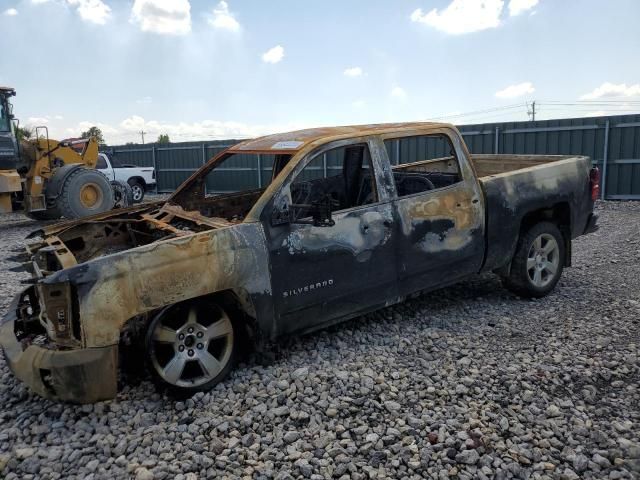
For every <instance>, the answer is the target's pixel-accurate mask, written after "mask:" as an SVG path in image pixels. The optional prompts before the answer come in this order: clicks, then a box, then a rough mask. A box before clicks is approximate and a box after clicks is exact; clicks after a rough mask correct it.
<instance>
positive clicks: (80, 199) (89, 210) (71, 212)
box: [56, 168, 114, 219]
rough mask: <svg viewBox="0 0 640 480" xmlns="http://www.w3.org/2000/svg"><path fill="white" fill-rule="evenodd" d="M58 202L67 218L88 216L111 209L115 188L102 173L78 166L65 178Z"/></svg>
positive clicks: (60, 209)
mask: <svg viewBox="0 0 640 480" xmlns="http://www.w3.org/2000/svg"><path fill="white" fill-rule="evenodd" d="M56 203H57V209H58V210H59V211H60V212H61V213H62V215H64V217H65V218H67V219H73V218H80V217H86V216H87V215H94V214H96V213H103V212H106V211H108V210H111V209H112V208H113V205H114V200H113V190H112V189H111V184H110V183H109V180H107V177H105V176H104V175H103V174H102V173H100V172H98V171H96V170H89V169H87V168H78V169H77V170H74V171H73V172H72V173H71V174H69V176H68V177H67V178H66V179H65V181H64V184H63V186H62V190H61V192H60V195H59V196H58V199H57V202H56Z"/></svg>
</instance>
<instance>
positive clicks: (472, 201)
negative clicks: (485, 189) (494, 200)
mask: <svg viewBox="0 0 640 480" xmlns="http://www.w3.org/2000/svg"><path fill="white" fill-rule="evenodd" d="M479 201H480V200H478V199H477V198H474V199H473V200H471V203H478V202H479Z"/></svg>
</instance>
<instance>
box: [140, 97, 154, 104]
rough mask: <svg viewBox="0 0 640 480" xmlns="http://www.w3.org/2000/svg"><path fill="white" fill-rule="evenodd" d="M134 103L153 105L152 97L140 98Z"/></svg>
mask: <svg viewBox="0 0 640 480" xmlns="http://www.w3.org/2000/svg"><path fill="white" fill-rule="evenodd" d="M136 103H137V104H138V105H149V104H150V103H153V98H152V97H142V98H139V99H137V100H136Z"/></svg>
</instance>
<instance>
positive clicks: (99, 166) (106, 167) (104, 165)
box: [96, 153, 115, 180]
mask: <svg viewBox="0 0 640 480" xmlns="http://www.w3.org/2000/svg"><path fill="white" fill-rule="evenodd" d="M110 167H111V162H109V160H108V158H107V156H106V155H105V154H104V153H100V154H98V161H97V162H96V170H100V171H101V172H102V173H103V174H104V175H106V176H107V178H108V179H109V180H115V178H114V176H113V173H114V172H113V168H110Z"/></svg>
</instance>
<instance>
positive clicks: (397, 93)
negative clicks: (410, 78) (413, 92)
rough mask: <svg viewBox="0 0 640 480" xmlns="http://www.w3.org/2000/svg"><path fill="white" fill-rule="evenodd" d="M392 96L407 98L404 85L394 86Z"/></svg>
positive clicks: (401, 98)
mask: <svg viewBox="0 0 640 480" xmlns="http://www.w3.org/2000/svg"><path fill="white" fill-rule="evenodd" d="M391 96H392V97H393V98H398V99H400V100H404V99H405V98H407V92H405V90H404V88H402V87H393V88H392V89H391Z"/></svg>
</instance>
